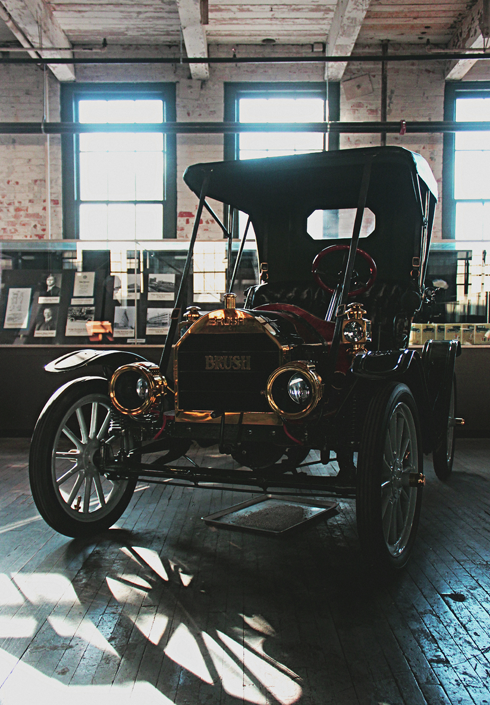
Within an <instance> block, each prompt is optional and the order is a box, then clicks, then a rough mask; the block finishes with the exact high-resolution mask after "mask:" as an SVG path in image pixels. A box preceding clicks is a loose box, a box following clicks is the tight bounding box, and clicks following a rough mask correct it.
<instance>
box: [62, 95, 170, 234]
mask: <svg viewBox="0 0 490 705" xmlns="http://www.w3.org/2000/svg"><path fill="white" fill-rule="evenodd" d="M175 96H176V91H175V84H174V83H70V84H62V85H61V121H62V122H68V123H70V122H78V102H79V101H80V100H84V99H97V98H99V99H100V98H103V97H104V98H106V99H107V98H109V99H115V100H117V99H119V100H121V99H123V100H124V99H126V100H135V99H146V100H148V99H157V100H163V102H164V122H175V121H176V97H175ZM128 132H130V124H128ZM79 143H80V140H79V134H78V133H75V134H73V135H71V134H68V135H62V136H61V155H62V164H61V167H62V197H63V238H64V239H69V240H80V220H79V218H80V209H79V206H80V196H79V154H80V150H79ZM164 143H165V169H164V184H163V186H164V196H163V200H162V203H163V232H162V239H170V238H172V239H175V238H176V237H177V230H176V227H177V155H176V136H175V135H171V134H165V133H164Z"/></svg>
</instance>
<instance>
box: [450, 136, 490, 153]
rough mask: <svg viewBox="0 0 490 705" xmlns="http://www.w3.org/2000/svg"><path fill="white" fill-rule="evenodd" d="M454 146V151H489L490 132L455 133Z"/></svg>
mask: <svg viewBox="0 0 490 705" xmlns="http://www.w3.org/2000/svg"><path fill="white" fill-rule="evenodd" d="M454 145H455V148H456V150H463V149H467V150H468V149H474V150H481V149H489V150H490V132H456V135H455V143H454Z"/></svg>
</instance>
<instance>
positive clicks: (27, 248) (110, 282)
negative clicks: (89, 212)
mask: <svg viewBox="0 0 490 705" xmlns="http://www.w3.org/2000/svg"><path fill="white" fill-rule="evenodd" d="M0 247H1V258H0V267H1V299H0V321H1V327H0V344H3V345H69V346H72V345H73V346H76V347H86V346H87V345H116V346H117V345H128V344H130V345H131V344H138V345H161V344H162V343H163V342H164V341H165V338H166V335H167V332H168V328H169V323H170V316H171V312H172V309H173V307H174V303H175V299H176V295H177V292H178V290H179V287H180V284H181V278H182V272H183V269H184V264H185V261H186V256H187V242H179V241H168V240H165V241H154V240H152V241H147V242H135V243H133V242H130V243H128V242H111V243H108V242H107V241H103V242H93V241H90V242H82V241H73V240H61V241H60V240H52V241H42V242H32V241H8V242H7V241H3V242H1V243H0ZM238 248H239V243H238V241H236V243H233V248H232V261H231V265H228V263H227V242H226V241H225V240H223V241H209V242H199V243H197V244H196V248H195V251H194V256H193V261H192V265H191V267H192V269H191V272H192V276H191V277H190V278H189V280H188V284H187V287H186V289H185V291H184V292H183V293H184V297H183V305H182V309H183V310H185V308H186V307H187V306H190V305H197V306H199V307H200V308H202V309H204V310H209V309H213V308H217V307H219V306H221V301H222V297H223V294H224V292H225V289H226V282H227V275H228V272H229V271H230V270H231V267H233V264H234V260H235V258H236V255H237V252H238ZM257 272H258V266H257V255H256V251H255V247H254V244H253V243H251V244H250V246H249V248H245V250H244V252H243V255H242V262H241V267H240V271H239V273H238V276H237V278H236V282H235V286H234V290H235V293H236V294H237V297H238V303H239V304H240V303H242V302H243V292H244V290H245V289H246V288H248V286H251V285H252V284H255V283H256V282H257V281H258V279H257V277H258V274H257Z"/></svg>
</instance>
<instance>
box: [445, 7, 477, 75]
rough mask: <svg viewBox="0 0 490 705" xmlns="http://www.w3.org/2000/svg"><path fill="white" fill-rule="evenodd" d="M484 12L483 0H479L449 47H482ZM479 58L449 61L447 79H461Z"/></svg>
mask: <svg viewBox="0 0 490 705" xmlns="http://www.w3.org/2000/svg"><path fill="white" fill-rule="evenodd" d="M482 14H483V0H478V2H477V3H476V5H473V7H472V8H471V9H470V11H469V12H468V13H467V14H466V16H465V17H464V18H463V20H462V21H461V22H460V24H459V25H458V28H457V30H456V32H455V33H454V34H453V37H452V39H451V41H450V42H449V44H448V48H449V49H481V48H482V47H483V36H482V33H481V29H480V23H481V20H482ZM477 61H478V59H460V60H459V61H448V62H447V68H446V80H447V81H459V80H461V79H462V78H463V77H464V76H465V75H466V74H467V73H468V71H469V70H470V69H471V68H472V66H474V65H475V64H476V62H477Z"/></svg>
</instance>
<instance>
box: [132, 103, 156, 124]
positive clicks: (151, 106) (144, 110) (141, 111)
mask: <svg viewBox="0 0 490 705" xmlns="http://www.w3.org/2000/svg"><path fill="white" fill-rule="evenodd" d="M134 121H135V122H163V100H135V106H134Z"/></svg>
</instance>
